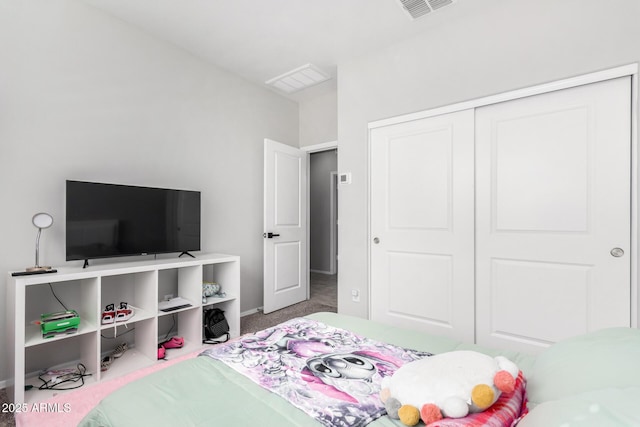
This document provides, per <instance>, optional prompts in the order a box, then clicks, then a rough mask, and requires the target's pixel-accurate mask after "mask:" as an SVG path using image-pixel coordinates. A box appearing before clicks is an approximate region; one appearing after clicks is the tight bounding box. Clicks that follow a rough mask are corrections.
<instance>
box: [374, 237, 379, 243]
mask: <svg viewBox="0 0 640 427" xmlns="http://www.w3.org/2000/svg"><path fill="white" fill-rule="evenodd" d="M373 243H375V244H376V245H377V244H378V243H380V239H378V238H377V237H374V238H373Z"/></svg>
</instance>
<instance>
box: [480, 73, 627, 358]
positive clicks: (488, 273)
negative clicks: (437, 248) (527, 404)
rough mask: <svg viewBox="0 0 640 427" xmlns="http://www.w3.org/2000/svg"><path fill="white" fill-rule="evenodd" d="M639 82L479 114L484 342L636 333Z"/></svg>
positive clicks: (537, 346)
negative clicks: (634, 188) (634, 176)
mask: <svg viewBox="0 0 640 427" xmlns="http://www.w3.org/2000/svg"><path fill="white" fill-rule="evenodd" d="M630 84H631V83H630V78H629V77H624V78H618V79H614V80H609V81H605V82H601V83H595V84H590V85H586V86H579V87H576V88H572V89H566V90H561V91H556V92H551V93H548V94H543V95H538V96H533V97H528V98H523V99H518V100H514V101H509V102H504V103H499V104H495V105H491V106H487V107H482V108H479V109H478V110H477V111H476V156H477V157H476V167H477V169H476V185H477V193H476V209H477V210H476V223H477V231H476V233H477V234H476V250H477V252H476V257H477V264H476V281H477V288H476V292H477V306H476V312H477V342H478V343H479V344H482V345H486V346H491V347H499V348H511V349H514V350H520V351H529V352H538V351H540V350H542V349H543V348H545V347H546V346H548V345H550V344H551V343H554V342H556V341H558V340H560V339H563V338H565V337H569V336H574V335H577V334H581V333H585V332H587V331H591V330H596V329H600V328H605V327H611V326H630V260H631V256H630V255H631V254H630V253H629V250H630V223H631V221H630V183H631V177H630V164H631V163H630V162H631V155H630V146H631V136H630V130H631V124H630V118H631V116H630V111H631V110H630V99H631V98H630V94H631V86H630ZM616 248H619V250H618V249H616Z"/></svg>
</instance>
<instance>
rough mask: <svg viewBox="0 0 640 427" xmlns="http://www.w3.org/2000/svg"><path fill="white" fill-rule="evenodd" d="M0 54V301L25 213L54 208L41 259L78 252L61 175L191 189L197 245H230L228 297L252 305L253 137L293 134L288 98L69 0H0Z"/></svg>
mask: <svg viewBox="0 0 640 427" xmlns="http://www.w3.org/2000/svg"><path fill="white" fill-rule="evenodd" d="M0 58H1V60H0V61H1V65H0V189H1V190H0V199H1V200H2V210H0V241H1V242H2V244H1V245H0V313H4V312H5V310H4V306H5V300H6V297H5V295H6V293H5V288H6V279H5V277H6V274H7V271H9V270H15V269H22V268H24V267H27V266H29V265H32V264H33V263H34V243H35V237H36V229H35V228H34V227H33V226H32V225H31V216H32V215H33V214H34V213H36V212H39V211H46V212H49V213H51V214H52V215H53V217H54V219H55V223H54V226H53V227H52V228H50V229H48V230H45V231H44V232H43V235H42V240H41V254H40V255H41V257H40V260H41V264H45V263H46V264H51V265H53V266H56V267H60V266H66V265H81V263H80V262H71V263H67V262H65V253H64V251H65V247H64V202H65V196H64V185H65V179H68V178H73V179H81V180H95V181H103V182H116V183H125V184H136V185H148V186H159V187H171V188H183V189H194V190H200V191H202V201H203V205H202V218H203V224H202V249H203V251H216V252H226V253H231V254H238V255H240V256H241V259H242V271H241V280H242V295H241V297H242V308H241V309H242V310H243V311H245V310H249V309H252V308H255V307H259V306H261V305H262V181H263V175H262V168H263V166H262V165H263V139H264V138H265V137H266V138H272V139H275V140H278V141H282V142H285V143H289V144H291V145H295V146H297V145H298V144H297V139H298V136H299V129H298V120H299V117H298V115H299V112H298V107H297V104H296V103H294V102H292V101H289V100H285V99H284V98H282V97H280V96H278V95H276V94H274V93H272V92H270V91H268V90H265V89H262V88H259V87H257V86H254V85H252V84H250V83H248V82H246V81H245V80H242V79H240V78H238V77H235V76H233V75H231V74H229V73H227V72H224V71H222V70H220V69H218V68H216V67H214V66H211V65H208V64H207V63H204V62H202V61H200V60H198V59H196V58H195V57H193V56H191V55H189V54H187V53H185V52H184V51H182V50H179V49H177V48H175V47H173V46H172V45H169V44H166V43H163V42H160V41H158V40H156V39H153V38H151V37H149V36H147V35H146V34H145V33H142V32H140V31H138V30H136V29H135V28H133V27H130V26H128V25H127V24H124V23H122V22H121V21H118V20H115V19H113V18H110V17H109V16H107V15H104V14H102V13H101V12H99V11H96V10H94V9H92V8H90V7H88V6H85V5H83V4H81V3H79V2H76V1H66V0H47V1H45V0H31V1H23V0H20V1H14V0H3V1H1V2H0ZM223 286H224V284H223ZM2 316H4V315H2ZM2 316H0V343H1V342H4V341H5V330H6V326H5V325H6V323H5V319H4V317H2ZM5 348H6V346H1V345H0V380H2V379H4V378H7V375H8V370H7V366H5V361H6V360H7V356H6V354H4V351H5V350H4V349H5Z"/></svg>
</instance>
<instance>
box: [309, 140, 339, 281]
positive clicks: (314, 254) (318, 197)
mask: <svg viewBox="0 0 640 427" xmlns="http://www.w3.org/2000/svg"><path fill="white" fill-rule="evenodd" d="M337 167H338V157H337V150H328V151H321V152H319V153H312V154H310V159H309V194H310V201H309V209H310V212H309V268H310V269H311V270H313V271H317V272H323V273H329V272H330V271H331V228H332V227H333V225H334V224H333V223H332V222H331V209H332V207H333V204H332V203H331V187H332V186H333V185H334V184H333V183H334V181H333V180H334V179H335V178H333V177H332V175H331V172H336V168H337Z"/></svg>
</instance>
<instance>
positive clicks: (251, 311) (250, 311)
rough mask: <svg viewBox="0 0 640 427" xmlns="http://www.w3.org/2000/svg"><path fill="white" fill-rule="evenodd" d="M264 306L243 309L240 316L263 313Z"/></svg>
mask: <svg viewBox="0 0 640 427" xmlns="http://www.w3.org/2000/svg"><path fill="white" fill-rule="evenodd" d="M261 312H262V307H256V308H252V309H251V310H247V311H243V312H242V313H240V317H244V316H249V315H250V314H255V313H261Z"/></svg>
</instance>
